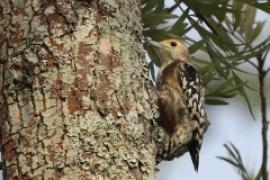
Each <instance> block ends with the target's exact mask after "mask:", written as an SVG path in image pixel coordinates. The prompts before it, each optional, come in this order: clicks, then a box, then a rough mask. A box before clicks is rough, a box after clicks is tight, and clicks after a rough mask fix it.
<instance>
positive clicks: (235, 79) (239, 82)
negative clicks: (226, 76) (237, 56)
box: [233, 73, 255, 120]
mask: <svg viewBox="0 0 270 180" xmlns="http://www.w3.org/2000/svg"><path fill="white" fill-rule="evenodd" d="M233 76H234V81H235V84H242V83H244V82H243V81H242V80H241V79H240V77H239V76H238V75H237V74H236V73H233ZM239 93H240V95H241V96H242V97H244V99H245V100H246V103H247V105H248V109H249V112H250V114H251V116H252V117H253V119H254V120H255V116H254V113H253V110H252V106H251V104H250V101H249V98H248V96H247V93H246V91H245V88H244V87H242V88H239Z"/></svg>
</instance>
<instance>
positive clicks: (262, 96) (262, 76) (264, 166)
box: [257, 56, 269, 180]
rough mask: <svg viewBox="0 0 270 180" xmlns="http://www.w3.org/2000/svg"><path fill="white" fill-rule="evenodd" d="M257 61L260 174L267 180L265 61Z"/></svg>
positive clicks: (261, 59) (259, 59)
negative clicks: (260, 153) (259, 103)
mask: <svg viewBox="0 0 270 180" xmlns="http://www.w3.org/2000/svg"><path fill="white" fill-rule="evenodd" d="M257 61H258V74H259V86H260V87H259V88H260V99H261V112H262V132H261V133H262V146H263V153H262V165H261V169H260V171H261V174H262V179H263V180H269V179H268V171H267V161H268V142H267V131H268V121H267V112H266V107H267V104H266V96H265V91H264V79H265V76H266V73H267V71H264V69H263V66H264V62H265V59H263V58H262V56H258V57H257Z"/></svg>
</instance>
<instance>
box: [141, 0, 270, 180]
mask: <svg viewBox="0 0 270 180" xmlns="http://www.w3.org/2000/svg"><path fill="white" fill-rule="evenodd" d="M142 2H143V3H142V4H143V5H142V12H143V23H144V36H145V37H148V38H151V39H153V40H155V41H160V40H163V39H168V38H178V39H182V38H183V39H185V41H186V43H187V45H188V47H189V51H190V53H191V54H192V56H193V59H194V63H196V65H197V67H198V69H199V72H200V75H201V77H202V79H203V82H204V86H205V87H206V103H207V104H211V105H227V104H228V102H227V101H226V98H232V97H235V96H236V95H241V96H242V97H243V98H244V99H245V101H246V103H247V105H248V108H249V110H250V113H251V115H252V116H253V117H254V115H253V112H252V106H251V103H250V101H249V98H248V95H247V90H248V89H251V90H256V89H258V87H254V85H250V84H249V82H248V81H247V80H244V79H242V78H241V74H242V73H244V74H248V75H250V76H258V74H252V73H250V72H247V71H246V70H245V68H243V66H242V64H249V65H251V66H252V67H253V68H255V69H256V70H258V64H259V63H258V62H259V61H258V59H262V56H264V57H263V58H264V59H265V58H266V55H267V54H268V51H269V47H270V46H269V45H270V36H268V37H265V38H264V40H263V41H262V42H260V43H255V42H258V41H257V38H258V36H259V35H260V33H261V32H262V30H263V28H264V24H265V22H263V21H258V20H257V19H256V13H257V11H258V10H261V11H264V12H265V13H270V2H268V1H259V0H215V1H213V0H182V1H180V0H175V1H174V4H173V5H172V6H170V7H166V6H165V0H143V1H142ZM191 31H193V32H194V31H195V32H196V33H197V34H198V37H199V38H197V37H196V38H194V37H192V36H191V33H189V32H191ZM269 34H270V33H269ZM144 47H145V49H146V51H147V53H148V55H149V56H150V58H151V62H150V63H149V69H150V71H151V75H152V78H153V79H154V78H155V77H154V74H155V68H154V66H155V65H156V66H159V65H160V63H159V59H158V56H157V55H156V53H155V51H154V49H153V47H152V46H151V45H150V44H148V43H147V41H146V42H145V44H144ZM202 57H203V58H202ZM259 57H260V58H259ZM258 73H259V71H258ZM266 73H267V72H266ZM225 148H226V149H227V151H228V153H229V155H230V157H229V158H226V157H219V158H220V159H223V160H225V161H226V162H228V163H230V164H231V165H233V166H234V167H236V168H237V170H238V172H239V173H240V175H241V177H242V178H243V179H256V180H257V179H260V178H261V173H260V172H258V173H257V175H254V176H252V175H250V174H249V173H248V171H247V170H246V168H245V166H244V164H243V162H242V159H241V155H240V153H239V151H238V149H237V147H235V146H234V145H233V144H229V145H225Z"/></svg>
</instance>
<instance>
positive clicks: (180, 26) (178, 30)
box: [170, 9, 189, 36]
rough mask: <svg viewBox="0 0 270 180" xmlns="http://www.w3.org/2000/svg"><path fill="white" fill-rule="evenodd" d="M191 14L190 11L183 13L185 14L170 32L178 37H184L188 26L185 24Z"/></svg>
mask: <svg viewBox="0 0 270 180" xmlns="http://www.w3.org/2000/svg"><path fill="white" fill-rule="evenodd" d="M188 13H189V9H187V10H186V11H184V12H183V14H182V15H181V16H180V17H179V18H178V20H177V21H176V22H175V23H174V25H173V26H172V27H171V29H170V32H171V33H173V34H176V35H178V36H182V35H183V34H184V32H185V29H186V27H187V24H186V23H184V21H185V19H186V18H187V16H188Z"/></svg>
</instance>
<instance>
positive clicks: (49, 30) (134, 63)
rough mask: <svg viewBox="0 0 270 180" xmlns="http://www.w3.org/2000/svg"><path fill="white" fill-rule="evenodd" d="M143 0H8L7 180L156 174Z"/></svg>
mask: <svg viewBox="0 0 270 180" xmlns="http://www.w3.org/2000/svg"><path fill="white" fill-rule="evenodd" d="M139 7H140V1H139V0H109V1H108V0H99V1H94V0H93V1H91V0H89V1H88V0H81V1H78V0H77V1H75V0H63V1H62V0H61V1H60V0H59V1H58V0H56V1H55V0H49V1H43V0H1V1H0V45H1V59H0V62H1V69H0V73H1V87H0V88H1V96H0V118H1V119H0V125H1V126H0V128H1V133H0V134H1V143H2V153H3V158H4V178H5V179H60V178H62V179H74V180H75V179H154V168H155V146H154V144H153V143H152V138H151V132H149V131H150V129H151V128H150V127H151V122H152V119H153V117H154V116H155V115H156V113H155V109H156V108H155V107H154V103H153V98H152V97H151V96H152V93H151V92H150V91H148V90H147V89H149V88H146V85H147V71H146V67H145V64H144V62H145V61H144V52H143V47H142V45H141V42H140V39H141V33H142V26H141V22H140V10H139Z"/></svg>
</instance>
